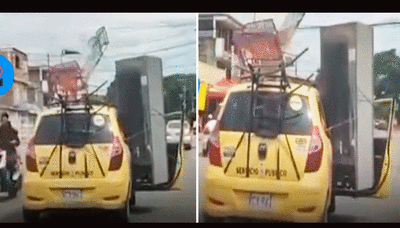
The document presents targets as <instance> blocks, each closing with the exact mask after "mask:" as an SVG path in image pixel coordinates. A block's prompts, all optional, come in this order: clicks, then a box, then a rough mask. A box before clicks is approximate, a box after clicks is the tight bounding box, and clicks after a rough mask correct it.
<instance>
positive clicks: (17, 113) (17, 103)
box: [0, 47, 43, 143]
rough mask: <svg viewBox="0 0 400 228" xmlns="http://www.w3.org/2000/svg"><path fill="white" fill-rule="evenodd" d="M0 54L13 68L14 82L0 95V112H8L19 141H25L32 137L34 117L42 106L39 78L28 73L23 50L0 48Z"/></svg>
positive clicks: (26, 60)
mask: <svg viewBox="0 0 400 228" xmlns="http://www.w3.org/2000/svg"><path fill="white" fill-rule="evenodd" d="M0 55H2V56H4V57H6V58H7V59H8V60H9V61H10V62H11V64H12V66H13V68H14V83H13V85H12V87H11V89H10V90H9V91H8V92H7V93H5V94H3V95H2V96H0V112H7V113H8V115H9V120H10V122H11V124H12V126H13V127H14V128H15V129H16V130H18V136H19V138H20V140H21V143H26V142H27V141H28V140H29V139H30V138H31V137H32V134H33V128H34V125H35V121H36V117H37V115H38V114H39V112H40V110H41V108H42V107H43V97H42V95H41V94H42V93H41V87H40V78H38V77H37V76H36V75H35V74H32V75H31V74H30V70H29V68H30V67H28V56H27V54H25V53H24V52H22V51H20V50H18V49H16V48H14V47H9V48H1V49H0Z"/></svg>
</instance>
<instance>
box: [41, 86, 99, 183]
mask: <svg viewBox="0 0 400 228" xmlns="http://www.w3.org/2000/svg"><path fill="white" fill-rule="evenodd" d="M106 82H107V81H105V82H104V83H103V84H101V85H100V86H98V87H97V88H96V89H95V90H94V91H92V92H91V93H90V94H88V93H85V94H82V97H81V98H80V99H75V100H69V99H68V93H67V94H66V95H65V96H64V95H61V94H59V93H57V96H58V98H55V99H56V103H55V104H58V105H61V113H60V116H61V135H60V140H58V143H57V144H56V145H55V146H54V148H53V150H52V152H51V153H50V156H49V159H48V161H47V163H46V165H45V166H44V167H43V169H42V171H41V172H40V176H43V174H44V171H45V170H46V169H47V166H48V165H49V163H50V160H51V158H52V157H53V155H54V154H55V151H56V148H57V147H60V153H59V154H60V156H59V172H58V175H59V178H60V179H61V178H62V176H63V171H62V165H61V164H62V149H63V147H62V145H63V144H65V139H64V133H65V132H69V126H70V125H69V123H68V119H65V115H66V114H68V113H69V112H71V111H85V113H86V114H88V115H89V116H90V115H94V114H95V113H97V112H98V111H99V110H100V109H101V108H102V107H101V108H99V109H98V110H97V111H96V112H95V113H94V114H92V113H90V110H91V109H92V104H91V102H90V99H89V98H90V96H92V95H94V94H95V93H96V92H97V91H98V90H99V89H100V88H101V87H103V86H104V85H105V84H106ZM106 104H107V103H106V102H104V104H103V107H104V106H105V105H106ZM71 105H72V106H71ZM64 120H65V121H64ZM64 122H65V123H64ZM90 123H91V121H90V119H89V121H88V122H87V124H86V125H87V128H90ZM90 144H91V146H92V150H93V152H94V155H95V158H96V161H97V163H98V165H99V167H100V170H101V173H102V175H103V177H104V176H105V173H104V171H103V168H102V167H101V164H100V161H99V159H98V157H97V154H96V152H95V150H94V147H93V144H92V143H90ZM84 160H85V178H88V176H89V174H88V170H87V159H86V153H85V159H84Z"/></svg>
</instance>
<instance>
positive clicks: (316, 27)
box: [297, 21, 400, 29]
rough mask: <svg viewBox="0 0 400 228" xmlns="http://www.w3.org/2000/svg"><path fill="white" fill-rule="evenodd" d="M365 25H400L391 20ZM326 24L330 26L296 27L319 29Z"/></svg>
mask: <svg viewBox="0 0 400 228" xmlns="http://www.w3.org/2000/svg"><path fill="white" fill-rule="evenodd" d="M367 25H369V26H372V27H377V26H385V25H400V22H396V21H393V22H382V23H374V24H367ZM327 26H330V25H310V26H302V27H298V28H297V29H320V28H323V27H327Z"/></svg>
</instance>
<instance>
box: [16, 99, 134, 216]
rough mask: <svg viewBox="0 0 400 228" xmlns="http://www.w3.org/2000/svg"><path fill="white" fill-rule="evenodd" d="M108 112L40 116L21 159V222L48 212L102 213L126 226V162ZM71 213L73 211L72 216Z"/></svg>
mask: <svg viewBox="0 0 400 228" xmlns="http://www.w3.org/2000/svg"><path fill="white" fill-rule="evenodd" d="M123 139H124V138H123V134H122V133H121V131H120V128H119V124H118V119H117V112H116V109H115V108H113V107H108V106H92V108H91V109H90V110H89V111H81V110H80V111H79V110H78V111H69V112H68V113H65V114H61V109H60V108H59V107H55V108H50V109H48V110H45V111H43V112H42V113H41V114H40V116H39V117H38V121H37V122H36V126H35V129H34V136H33V138H32V139H31V140H30V141H29V145H28V150H27V153H26V160H25V164H26V171H25V176H24V179H23V184H22V194H23V196H22V199H23V216H24V219H25V220H26V221H36V220H38V219H39V216H40V213H41V212H43V211H47V210H54V209H67V210H69V209H89V208H90V209H93V208H95V209H105V210H108V212H109V213H107V214H112V215H113V217H112V218H119V220H118V221H121V220H122V221H127V220H128V215H129V212H128V211H129V199H130V196H131V194H134V193H132V192H131V177H130V175H131V157H130V152H129V148H128V146H127V145H126V144H125V142H124V141H123ZM75 211H76V210H75Z"/></svg>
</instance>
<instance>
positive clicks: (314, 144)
mask: <svg viewBox="0 0 400 228" xmlns="http://www.w3.org/2000/svg"><path fill="white" fill-rule="evenodd" d="M322 150H323V144H322V138H321V134H320V131H319V128H318V127H317V126H314V127H313V128H312V133H311V140H310V146H309V148H308V156H307V163H306V168H305V170H304V172H316V171H318V169H319V167H320V166H321V162H322Z"/></svg>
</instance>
